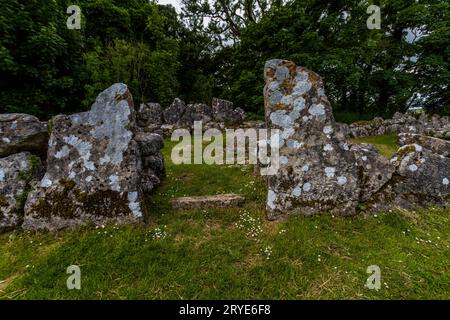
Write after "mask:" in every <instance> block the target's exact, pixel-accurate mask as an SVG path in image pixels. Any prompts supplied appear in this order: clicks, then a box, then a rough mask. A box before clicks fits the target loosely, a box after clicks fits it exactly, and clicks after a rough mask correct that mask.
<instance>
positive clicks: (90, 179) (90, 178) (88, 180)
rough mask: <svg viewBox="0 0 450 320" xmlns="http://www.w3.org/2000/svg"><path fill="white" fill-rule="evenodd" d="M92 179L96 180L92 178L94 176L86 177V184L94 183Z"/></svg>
mask: <svg viewBox="0 0 450 320" xmlns="http://www.w3.org/2000/svg"><path fill="white" fill-rule="evenodd" d="M92 179H94V177H92V176H87V177H86V179H84V180H85V181H86V182H88V183H89V182H91V181H92Z"/></svg>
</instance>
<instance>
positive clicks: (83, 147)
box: [63, 135, 95, 170]
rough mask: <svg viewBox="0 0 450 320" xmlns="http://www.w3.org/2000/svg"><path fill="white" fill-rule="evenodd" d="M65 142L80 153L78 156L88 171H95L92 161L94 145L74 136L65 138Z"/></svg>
mask: <svg viewBox="0 0 450 320" xmlns="http://www.w3.org/2000/svg"><path fill="white" fill-rule="evenodd" d="M63 140H64V142H65V143H67V144H68V145H70V146H72V147H74V148H75V149H76V150H77V151H78V154H79V155H80V158H81V159H82V160H83V165H84V167H85V168H86V169H88V170H95V165H94V163H93V162H92V161H90V158H91V149H92V144H90V143H89V142H86V141H83V140H81V139H80V138H78V137H76V136H74V135H70V136H68V137H64V138H63Z"/></svg>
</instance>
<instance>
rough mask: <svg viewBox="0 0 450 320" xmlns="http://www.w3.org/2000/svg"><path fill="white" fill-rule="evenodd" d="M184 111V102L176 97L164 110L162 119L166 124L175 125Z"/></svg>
mask: <svg viewBox="0 0 450 320" xmlns="http://www.w3.org/2000/svg"><path fill="white" fill-rule="evenodd" d="M185 112H186V104H185V103H184V102H183V101H181V100H180V99H178V98H175V100H174V101H173V102H172V104H171V105H170V106H169V107H168V108H167V109H166V110H164V113H163V114H164V121H165V123H166V124H170V125H175V124H177V123H178V121H179V120H180V119H181V118H182V117H183V115H184V113H185Z"/></svg>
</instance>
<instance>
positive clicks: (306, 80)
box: [264, 60, 450, 219]
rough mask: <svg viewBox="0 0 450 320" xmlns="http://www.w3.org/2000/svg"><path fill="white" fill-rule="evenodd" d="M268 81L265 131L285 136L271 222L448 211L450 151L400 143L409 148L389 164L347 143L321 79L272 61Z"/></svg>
mask: <svg viewBox="0 0 450 320" xmlns="http://www.w3.org/2000/svg"><path fill="white" fill-rule="evenodd" d="M264 74H265V79H266V86H265V89H264V99H265V110H266V123H267V126H268V128H270V129H279V130H280V135H279V137H277V138H278V139H279V142H280V143H279V144H280V169H279V170H278V172H277V173H276V174H275V175H273V176H269V177H268V179H267V183H268V189H269V190H268V199H267V214H268V217H269V219H277V218H280V217H284V216H287V215H290V214H304V215H311V214H315V213H320V212H330V213H335V214H341V215H347V214H353V213H356V212H358V211H359V210H363V211H364V210H368V211H383V210H388V209H392V208H397V207H402V208H408V209H411V208H415V207H423V206H427V205H431V204H432V205H447V204H448V203H449V200H450V188H449V183H450V177H449V175H450V158H449V157H448V156H449V154H450V152H449V151H450V149H449V143H447V142H446V141H443V140H440V139H435V138H430V137H426V136H423V135H417V134H405V135H400V138H399V140H400V144H402V145H403V146H402V147H401V148H400V149H399V150H398V152H397V154H396V155H395V156H394V157H393V158H392V159H390V160H388V159H386V158H385V157H383V156H381V155H380V154H378V152H377V151H376V149H375V148H374V147H373V146H371V145H368V144H349V143H348V142H347V141H346V136H347V134H346V133H347V132H348V127H346V126H344V125H338V124H336V122H335V120H334V118H333V114H332V111H331V106H330V104H329V102H328V100H327V97H326V96H325V94H324V88H323V83H322V80H321V78H320V77H319V76H318V75H317V74H315V73H314V72H311V71H309V70H307V69H305V68H302V67H297V66H296V65H295V64H294V63H292V62H290V61H285V60H271V61H268V62H267V63H266V67H265V71H264ZM396 118H397V119H398V118H402V119H403V120H402V121H404V117H400V115H396ZM410 120H411V119H410ZM395 121H398V120H395ZM431 121H434V122H436V123H441V121H442V120H440V119H438V118H437V117H434V120H433V119H432V120H431ZM375 122H376V123H378V124H381V123H382V122H383V120H382V119H376V120H375ZM381 133H385V132H384V131H381V132H380V134H381Z"/></svg>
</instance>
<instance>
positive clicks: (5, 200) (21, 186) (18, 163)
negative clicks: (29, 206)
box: [0, 152, 42, 232]
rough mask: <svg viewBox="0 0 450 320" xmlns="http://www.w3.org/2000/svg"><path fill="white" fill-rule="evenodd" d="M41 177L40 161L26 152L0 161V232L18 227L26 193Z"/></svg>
mask: <svg viewBox="0 0 450 320" xmlns="http://www.w3.org/2000/svg"><path fill="white" fill-rule="evenodd" d="M41 177H42V166H41V161H40V159H39V158H38V157H36V156H33V155H31V154H30V153H28V152H21V153H17V154H14V155H10V156H8V157H5V158H1V159H0V232H4V231H8V230H10V229H14V228H16V227H18V226H20V224H21V223H22V221H23V206H24V205H25V200H26V197H27V193H28V192H29V191H30V189H31V188H33V187H34V186H35V184H36V183H37V182H38V181H39V178H41Z"/></svg>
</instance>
